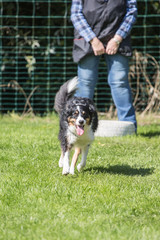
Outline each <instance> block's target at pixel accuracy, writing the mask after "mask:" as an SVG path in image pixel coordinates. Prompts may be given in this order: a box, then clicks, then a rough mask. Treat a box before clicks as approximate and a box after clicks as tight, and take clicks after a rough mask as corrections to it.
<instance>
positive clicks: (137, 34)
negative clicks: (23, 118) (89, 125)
mask: <svg viewBox="0 0 160 240" xmlns="http://www.w3.org/2000/svg"><path fill="white" fill-rule="evenodd" d="M137 4H138V19H137V22H136V24H135V25H134V28H133V30H132V46H133V56H132V57H131V58H130V72H129V80H130V84H131V88H132V94H133V100H134V106H135V109H136V111H137V112H139V113H141V114H143V113H147V112H159V111H160V70H159V67H160V1H159V0H138V1H137ZM70 7H71V0H63V1H60V0H59V1H58V0H57V1H55V0H52V1H50V0H46V1H42V0H28V1H23V0H15V1H8V0H5V1H1V2H0V9H1V17H0V31H1V34H0V65H1V71H0V113H7V112H12V111H14V112H16V113H28V112H32V113H34V114H39V115H44V114H46V113H49V112H52V111H53V105H54V97H55V94H56V92H57V90H58V89H59V87H60V86H61V85H62V83H64V82H65V81H66V80H68V79H70V78H72V77H74V76H76V75H77V73H76V72H77V65H76V64H75V63H73V60H72V43H73V26H72V23H71V20H70ZM94 101H95V103H96V106H97V108H98V111H99V112H102V113H107V114H109V115H110V116H114V115H115V114H116V110H115V106H114V104H113V101H112V98H111V93H110V89H109V86H108V84H107V74H106V65H105V63H104V61H103V57H102V59H101V63H100V71H99V82H98V84H97V88H96V91H95V96H94Z"/></svg>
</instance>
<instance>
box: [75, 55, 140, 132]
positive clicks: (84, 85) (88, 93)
mask: <svg viewBox="0 0 160 240" xmlns="http://www.w3.org/2000/svg"><path fill="white" fill-rule="evenodd" d="M104 57H105V61H106V64H107V67H108V84H109V86H110V88H111V94H112V97H113V101H114V103H115V105H116V108H117V114H118V119H119V120H120V121H130V122H133V123H134V124H135V127H136V128H137V123H136V116H135V110H134V107H133V105H132V96H131V95H132V94H131V89H130V86H129V82H128V71H129V64H128V61H129V60H128V57H125V56H122V55H121V54H115V55H107V54H105V55H104ZM99 60H100V56H95V55H90V56H87V57H85V58H84V59H82V60H81V61H80V62H79V64H78V81H79V83H78V84H79V85H78V90H77V92H76V96H77V97H86V98H90V99H93V95H94V88H95V86H96V83H97V80H98V67H99Z"/></svg>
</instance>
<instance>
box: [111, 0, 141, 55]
mask: <svg viewBox="0 0 160 240" xmlns="http://www.w3.org/2000/svg"><path fill="white" fill-rule="evenodd" d="M136 18H137V1H136V0H127V12H126V15H125V17H124V19H123V21H122V23H121V25H120V27H119V29H118V30H117V32H116V33H115V35H114V37H113V38H112V39H111V40H110V41H109V42H108V44H107V47H106V53H107V54H111V55H112V54H115V53H116V52H117V51H118V48H119V44H120V43H121V42H122V40H123V39H125V38H126V37H127V36H128V35H129V33H130V31H131V29H132V27H133V25H134V23H135V21H136Z"/></svg>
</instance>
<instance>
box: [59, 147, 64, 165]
mask: <svg viewBox="0 0 160 240" xmlns="http://www.w3.org/2000/svg"><path fill="white" fill-rule="evenodd" d="M63 158H64V154H63V151H61V156H60V159H59V167H60V168H62V167H63Z"/></svg>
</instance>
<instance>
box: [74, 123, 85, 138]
mask: <svg viewBox="0 0 160 240" xmlns="http://www.w3.org/2000/svg"><path fill="white" fill-rule="evenodd" d="M76 131H77V134H78V135H79V136H82V135H83V133H84V126H82V125H77V126H76Z"/></svg>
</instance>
